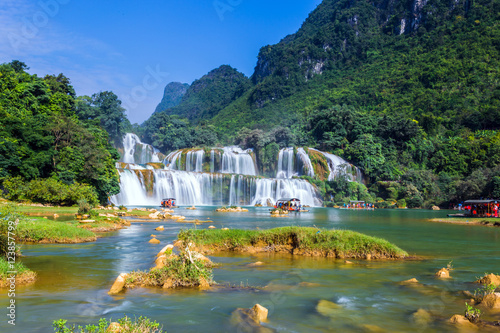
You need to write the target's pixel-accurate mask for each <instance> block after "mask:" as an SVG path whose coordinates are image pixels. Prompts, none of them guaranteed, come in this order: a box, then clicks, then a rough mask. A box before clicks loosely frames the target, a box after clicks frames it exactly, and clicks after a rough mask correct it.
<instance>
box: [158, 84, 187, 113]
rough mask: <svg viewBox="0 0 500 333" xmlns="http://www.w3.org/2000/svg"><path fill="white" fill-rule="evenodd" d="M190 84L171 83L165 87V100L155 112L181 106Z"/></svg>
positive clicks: (163, 99)
mask: <svg viewBox="0 0 500 333" xmlns="http://www.w3.org/2000/svg"><path fill="white" fill-rule="evenodd" d="M188 88H189V84H187V83H180V82H170V83H169V84H167V86H166V87H165V90H164V92H163V98H162V100H161V102H160V104H158V106H157V107H156V109H155V112H162V111H165V110H166V109H168V108H171V107H174V106H177V105H179V103H180V102H181V100H182V97H184V95H185V94H186V92H187V90H188Z"/></svg>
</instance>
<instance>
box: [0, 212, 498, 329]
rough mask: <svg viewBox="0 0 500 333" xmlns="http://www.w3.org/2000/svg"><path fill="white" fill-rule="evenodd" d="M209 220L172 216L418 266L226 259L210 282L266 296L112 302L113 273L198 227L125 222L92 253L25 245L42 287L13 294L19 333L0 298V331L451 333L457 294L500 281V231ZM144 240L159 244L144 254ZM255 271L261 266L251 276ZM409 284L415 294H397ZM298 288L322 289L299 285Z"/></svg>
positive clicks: (196, 294)
mask: <svg viewBox="0 0 500 333" xmlns="http://www.w3.org/2000/svg"><path fill="white" fill-rule="evenodd" d="M214 209H215V207H200V208H198V209H197V210H194V211H192V210H186V209H184V208H179V209H177V210H176V213H178V214H181V215H185V216H187V218H188V219H194V218H198V219H200V220H204V219H206V218H210V219H211V220H213V223H211V224H213V225H214V226H216V227H217V228H221V227H228V228H245V229H255V228H257V227H259V228H261V229H263V228H274V227H278V226H287V225H299V226H316V227H319V228H327V229H331V228H339V229H350V230H354V231H359V232H362V233H365V234H368V235H372V236H378V237H382V238H385V239H387V240H388V241H390V242H393V243H395V244H396V245H398V246H399V247H401V248H403V249H404V250H406V251H407V252H409V253H410V254H415V255H418V256H423V257H424V258H425V259H424V260H419V261H363V260H354V262H355V263H354V264H352V265H350V264H345V263H344V261H343V260H334V259H326V258H308V257H291V256H285V255H265V256H260V255H259V256H255V255H253V256H243V255H228V254H227V255H224V256H216V257H212V259H213V261H215V262H218V263H222V266H221V267H220V268H217V269H215V270H214V280H215V281H217V282H218V283H222V284H226V285H231V286H251V287H266V288H262V289H261V288H257V289H256V288H248V289H245V288H243V289H242V288H226V289H221V290H218V291H205V292H200V291H197V290H175V291H163V290H161V289H142V288H139V289H135V290H132V291H127V292H126V293H125V294H122V295H119V296H109V295H107V291H108V290H109V288H110V286H111V285H112V283H113V281H114V279H115V278H116V277H117V276H118V274H120V273H122V272H129V271H132V270H137V269H141V270H145V269H148V268H150V267H152V266H153V261H154V260H153V259H154V256H155V255H156V254H157V253H158V251H159V250H160V249H161V248H162V247H163V246H165V245H166V244H168V243H170V242H172V241H173V240H174V239H175V238H176V235H177V233H178V231H179V230H180V229H181V228H190V227H194V225H192V224H186V223H176V222H172V221H159V222H138V223H132V225H131V226H130V227H128V228H127V229H123V230H120V231H118V232H114V233H110V234H108V235H107V236H106V237H103V238H99V239H98V240H97V242H94V243H86V244H71V245H24V246H23V247H22V250H23V255H25V257H24V258H23V262H24V263H25V264H26V265H27V266H28V267H29V268H31V269H32V270H34V271H36V272H38V280H37V282H36V283H35V284H33V285H31V286H25V287H21V286H19V287H18V288H17V292H16V305H17V307H16V314H17V318H16V326H15V327H12V326H11V325H9V324H7V319H6V315H5V314H6V313H7V309H6V306H7V304H8V297H7V293H6V292H2V293H1V296H0V304H4V305H5V307H3V308H4V309H5V310H4V313H5V314H4V315H3V317H4V319H3V320H2V321H1V322H0V332H53V328H52V327H51V324H52V321H53V320H56V319H59V318H64V319H67V320H68V322H69V323H75V324H77V325H85V324H88V323H96V322H97V321H98V318H100V317H106V318H108V319H109V318H114V319H117V318H121V317H123V315H124V314H126V315H128V316H131V317H134V316H137V317H139V316H141V315H143V316H147V317H150V318H152V319H154V320H156V321H158V322H160V323H161V324H162V325H163V328H164V329H165V330H166V331H167V332H237V331H238V329H237V328H236V327H234V326H232V324H231V313H232V312H233V310H234V309H236V308H239V307H243V308H248V307H252V306H253V305H254V304H256V303H259V304H261V305H263V306H265V307H267V308H268V309H269V317H268V318H269V320H268V322H267V323H265V324H264V325H265V326H267V327H269V328H272V329H275V330H277V331H279V332H331V331H337V332H359V331H363V330H367V329H369V328H370V326H368V327H367V326H364V325H376V326H378V327H380V328H381V329H382V330H383V331H388V332H418V331H420V332H443V331H450V332H453V331H455V330H454V328H453V327H451V326H448V325H447V324H446V323H445V321H446V319H448V318H450V317H451V316H452V315H453V314H463V312H464V309H465V306H464V302H465V299H464V298H463V297H462V296H460V293H459V292H460V291H461V290H465V289H467V290H471V291H473V290H474V289H475V288H477V287H478V286H477V285H472V284H469V283H468V282H471V281H474V280H475V279H476V277H478V276H482V275H483V274H484V273H485V272H488V273H500V228H493V227H483V226H464V225H452V224H444V223H432V222H427V221H426V219H428V218H433V217H445V216H446V214H447V213H449V212H446V211H440V212H432V211H425V210H377V211H348V210H338V209H331V208H330V209H329V208H311V211H310V212H309V213H302V214H297V215H291V216H289V217H285V218H273V217H271V216H270V214H269V211H268V209H267V208H265V207H263V208H254V207H251V208H249V210H250V212H249V213H216V212H214ZM159 225H164V226H165V231H163V232H157V231H154V228H156V227H157V226H159ZM209 225H210V224H204V225H201V226H196V227H197V228H207V227H208V226H209ZM152 233H154V234H156V235H157V236H158V239H159V240H160V241H161V244H159V245H152V244H149V243H148V240H149V239H150V237H149V236H150V235H151V234H152ZM256 261H262V262H264V263H265V264H264V265H262V266H258V267H248V266H247V264H249V263H252V262H256ZM450 261H452V265H453V266H454V270H453V271H452V272H451V275H452V277H453V278H452V279H450V280H440V279H437V278H435V277H434V273H435V272H436V271H437V270H439V269H440V268H442V267H446V265H447V264H448V263H449V262H450ZM414 277H415V278H417V279H418V280H419V281H420V282H421V283H422V284H423V286H421V287H408V286H401V285H399V284H398V282H399V281H403V280H407V279H410V278H414ZM301 282H309V283H314V284H319V285H315V286H307V285H305V286H304V284H302V285H301V284H300V283H301ZM4 291H5V290H4ZM320 300H327V301H331V302H335V303H337V304H339V305H341V308H339V309H337V310H332V311H330V312H329V313H323V314H321V313H319V312H318V311H317V308H316V307H317V304H318V302H319V301H320ZM418 309H425V310H428V311H430V312H431V313H432V314H433V317H434V318H435V319H436V320H434V321H432V322H431V323H428V324H423V323H417V322H415V321H414V320H413V319H412V318H413V317H412V314H413V313H414V312H416V311H417V310H418ZM484 319H489V320H499V319H500V318H498V317H497V318H494V317H491V316H490V317H488V316H486V317H485V318H484Z"/></svg>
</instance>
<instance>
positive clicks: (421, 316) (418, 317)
mask: <svg viewBox="0 0 500 333" xmlns="http://www.w3.org/2000/svg"><path fill="white" fill-rule="evenodd" d="M412 319H413V322H414V323H415V325H417V326H419V327H422V328H425V327H427V326H428V325H429V323H430V322H431V314H430V313H429V311H426V310H424V309H418V311H417V312H415V313H413V315H412Z"/></svg>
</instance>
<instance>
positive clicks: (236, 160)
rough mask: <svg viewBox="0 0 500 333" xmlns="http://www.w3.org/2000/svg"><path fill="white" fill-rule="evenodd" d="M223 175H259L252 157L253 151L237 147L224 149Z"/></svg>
mask: <svg viewBox="0 0 500 333" xmlns="http://www.w3.org/2000/svg"><path fill="white" fill-rule="evenodd" d="M222 150H223V153H222V161H221V170H220V172H221V173H236V174H240V175H250V176H255V175H257V171H256V168H255V162H254V160H253V158H252V156H251V155H250V153H251V152H252V150H251V149H247V150H243V149H241V148H240V147H237V146H231V147H224V148H222Z"/></svg>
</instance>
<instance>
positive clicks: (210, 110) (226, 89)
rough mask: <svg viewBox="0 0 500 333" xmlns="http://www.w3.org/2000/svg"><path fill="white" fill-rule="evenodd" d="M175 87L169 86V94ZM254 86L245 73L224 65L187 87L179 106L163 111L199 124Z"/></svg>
mask: <svg viewBox="0 0 500 333" xmlns="http://www.w3.org/2000/svg"><path fill="white" fill-rule="evenodd" d="M172 84H174V83H169V84H168V85H167V87H166V88H165V91H167V88H168V87H169V86H170V85H172ZM250 87H251V81H250V79H249V78H247V77H246V76H245V75H244V74H243V73H240V72H238V71H237V70H236V69H234V68H232V67H231V66H228V65H222V66H220V67H219V68H216V69H214V70H212V71H210V72H209V73H208V74H206V75H204V76H202V77H201V78H200V79H198V80H195V81H194V82H193V83H192V84H191V86H188V87H187V89H186V91H185V93H184V94H183V95H182V98H181V99H180V101H179V103H178V104H177V105H174V106H172V107H170V108H167V109H163V110H161V112H165V113H166V114H167V115H178V116H180V117H183V118H188V119H189V120H190V121H192V122H194V123H198V122H199V121H200V120H204V119H205V120H206V119H211V118H213V117H214V116H215V115H217V113H218V112H219V111H220V110H222V109H223V108H225V107H226V106H228V105H229V104H231V102H233V101H235V100H236V99H238V98H239V97H240V96H241V95H242V94H243V93H244V92H245V91H247V90H248V89H249V88H250ZM164 98H165V97H164ZM157 109H158V108H157Z"/></svg>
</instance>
